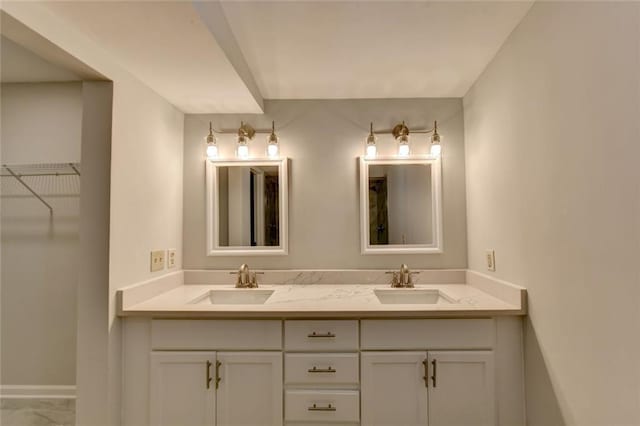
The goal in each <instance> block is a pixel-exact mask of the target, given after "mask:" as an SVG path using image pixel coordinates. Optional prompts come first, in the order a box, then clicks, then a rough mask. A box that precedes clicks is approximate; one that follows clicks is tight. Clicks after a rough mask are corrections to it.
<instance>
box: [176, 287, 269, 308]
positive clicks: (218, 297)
mask: <svg viewBox="0 0 640 426" xmlns="http://www.w3.org/2000/svg"><path fill="white" fill-rule="evenodd" d="M272 294H273V290H259V289H258V290H256V289H234V290H210V291H208V292H206V293H205V294H203V295H202V296H198V297H197V298H196V299H194V300H192V301H191V302H189V303H191V304H207V305H262V304H263V303H265V302H266V301H267V299H269V297H271V295H272Z"/></svg>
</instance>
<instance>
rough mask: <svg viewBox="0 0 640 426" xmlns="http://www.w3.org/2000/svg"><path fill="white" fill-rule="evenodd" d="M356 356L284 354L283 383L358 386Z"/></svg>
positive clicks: (358, 368)
mask: <svg viewBox="0 0 640 426" xmlns="http://www.w3.org/2000/svg"><path fill="white" fill-rule="evenodd" d="M359 370H360V366H359V363H358V354H286V355H285V358H284V382H285V384H289V385H306V384H332V385H338V384H340V385H358V383H359V377H360V374H359Z"/></svg>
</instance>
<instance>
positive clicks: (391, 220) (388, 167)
mask: <svg viewBox="0 0 640 426" xmlns="http://www.w3.org/2000/svg"><path fill="white" fill-rule="evenodd" d="M368 167H369V173H368V174H369V244H370V245H406V244H409V245H423V244H427V245H428V244H432V243H433V226H432V209H433V206H432V195H431V164H371V165H369V166H368Z"/></svg>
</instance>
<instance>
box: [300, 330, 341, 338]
mask: <svg viewBox="0 0 640 426" xmlns="http://www.w3.org/2000/svg"><path fill="white" fill-rule="evenodd" d="M307 337H310V338H314V337H336V335H335V334H333V333H332V332H330V331H328V332H326V333H317V332H315V331H314V332H313V333H311V334H307Z"/></svg>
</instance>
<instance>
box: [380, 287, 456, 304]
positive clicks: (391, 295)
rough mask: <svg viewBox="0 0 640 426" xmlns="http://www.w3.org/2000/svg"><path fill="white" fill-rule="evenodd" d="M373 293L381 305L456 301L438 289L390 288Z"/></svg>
mask: <svg viewBox="0 0 640 426" xmlns="http://www.w3.org/2000/svg"><path fill="white" fill-rule="evenodd" d="M374 293H375V295H376V297H377V298H378V300H379V301H380V303H382V304H383V305H389V304H402V305H435V304H444V303H456V301H455V300H454V299H452V298H451V297H449V296H447V295H446V294H444V293H442V292H441V291H440V290H427V289H415V288H391V289H376V290H374Z"/></svg>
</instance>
